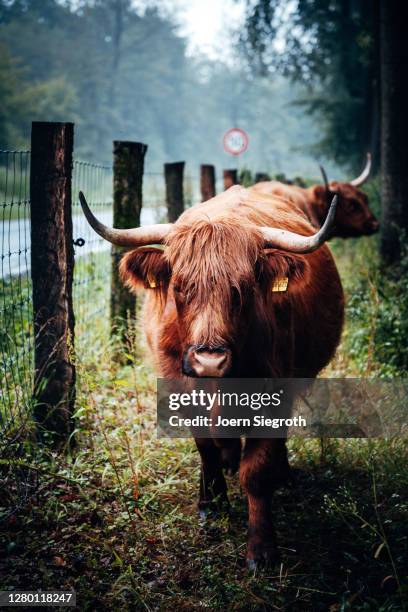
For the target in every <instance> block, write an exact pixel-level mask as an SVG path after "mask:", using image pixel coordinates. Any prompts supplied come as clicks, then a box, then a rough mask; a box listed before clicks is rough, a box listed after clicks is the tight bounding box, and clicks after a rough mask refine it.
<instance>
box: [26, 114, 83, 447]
mask: <svg viewBox="0 0 408 612" xmlns="http://www.w3.org/2000/svg"><path fill="white" fill-rule="evenodd" d="M73 144H74V124H73V123H48V122H47V123H46V122H34V123H33V124H32V131H31V174H30V193H31V278H32V283H33V316H34V362H35V375H34V402H35V405H34V416H35V418H36V421H37V423H38V425H39V433H40V437H41V439H43V440H44V441H49V442H51V443H52V445H53V446H54V447H60V446H62V445H63V444H65V443H66V442H67V441H68V439H69V438H70V435H71V433H72V432H73V430H74V422H73V418H72V415H73V412H74V403H75V365H74V363H73V361H72V353H73V347H74V325H75V320H74V312H73V307H72V280H73V272H74V249H73V243H72V202H71V182H72V180H71V179H72V155H73ZM46 432H49V433H48V434H47V433H46ZM72 441H73V440H72V438H71V442H72Z"/></svg>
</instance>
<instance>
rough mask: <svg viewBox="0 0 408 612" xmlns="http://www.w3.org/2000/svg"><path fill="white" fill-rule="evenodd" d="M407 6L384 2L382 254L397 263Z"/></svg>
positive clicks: (407, 115)
mask: <svg viewBox="0 0 408 612" xmlns="http://www.w3.org/2000/svg"><path fill="white" fill-rule="evenodd" d="M407 21H408V6H407V4H406V3H405V2H401V1H400V0H387V1H386V2H381V23H380V32H381V120H382V124H381V179H382V185H381V196H382V223H381V254H382V257H383V260H384V262H385V263H386V264H392V263H395V262H398V261H399V260H400V258H401V255H402V248H401V247H402V242H403V241H404V242H405V240H406V236H407V233H408V173H407V168H408V146H407V142H408V112H407V109H408V81H407V79H406V69H407V66H408V44H407V36H406V24H407Z"/></svg>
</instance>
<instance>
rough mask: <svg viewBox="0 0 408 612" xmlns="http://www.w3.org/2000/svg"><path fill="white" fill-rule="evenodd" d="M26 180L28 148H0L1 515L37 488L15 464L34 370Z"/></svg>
mask: <svg viewBox="0 0 408 612" xmlns="http://www.w3.org/2000/svg"><path fill="white" fill-rule="evenodd" d="M29 183H30V153H29V151H0V206H1V209H0V210H1V217H0V240H1V252H0V490H1V496H0V520H1V519H2V518H3V519H4V518H6V517H7V516H8V515H9V513H10V512H12V511H15V510H16V509H17V508H18V507H19V506H21V505H22V504H24V503H25V502H26V500H27V499H28V498H29V497H30V495H31V494H32V492H33V491H35V490H36V487H37V474H36V472H34V471H32V470H30V469H28V468H27V467H25V466H23V465H20V463H19V462H20V460H21V459H22V458H24V454H25V449H24V441H25V439H26V438H27V437H28V435H29V433H30V425H31V407H32V399H31V392H32V384H33V374H34V368H33V319H32V298H31V295H32V292H31V277H30V196H29Z"/></svg>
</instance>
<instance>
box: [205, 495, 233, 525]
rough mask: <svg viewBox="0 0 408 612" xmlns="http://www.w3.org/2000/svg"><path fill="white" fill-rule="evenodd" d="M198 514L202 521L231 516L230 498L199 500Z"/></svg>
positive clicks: (206, 521)
mask: <svg viewBox="0 0 408 612" xmlns="http://www.w3.org/2000/svg"><path fill="white" fill-rule="evenodd" d="M198 516H199V519H200V523H202V524H204V523H208V522H209V521H214V520H216V519H219V518H223V517H228V516H230V503H229V501H228V499H225V498H223V499H216V500H213V501H210V502H199V504H198Z"/></svg>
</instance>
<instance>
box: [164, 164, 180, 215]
mask: <svg viewBox="0 0 408 612" xmlns="http://www.w3.org/2000/svg"><path fill="white" fill-rule="evenodd" d="M183 175H184V162H183V161H182V162H174V163H172V164H164V178H165V181H166V202H167V216H168V219H169V223H174V221H176V220H177V219H178V218H179V216H180V215H181V213H182V212H183V211H184V185H183Z"/></svg>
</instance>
